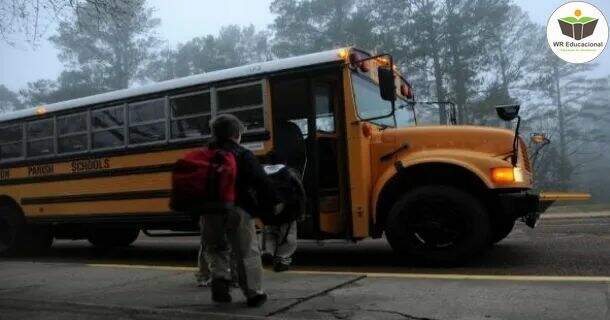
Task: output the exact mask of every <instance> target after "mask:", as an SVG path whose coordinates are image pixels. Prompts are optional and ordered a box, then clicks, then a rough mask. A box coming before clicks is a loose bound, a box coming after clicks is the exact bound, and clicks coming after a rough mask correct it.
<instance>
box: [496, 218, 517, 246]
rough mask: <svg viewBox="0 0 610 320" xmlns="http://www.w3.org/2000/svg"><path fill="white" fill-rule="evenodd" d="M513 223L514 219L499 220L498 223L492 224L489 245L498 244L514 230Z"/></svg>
mask: <svg viewBox="0 0 610 320" xmlns="http://www.w3.org/2000/svg"><path fill="white" fill-rule="evenodd" d="M515 222H516V221H515V220H514V219H500V220H499V221H496V222H494V223H493V232H492V236H491V243H492V244H495V243H498V242H500V241H502V240H504V238H506V237H508V235H509V234H510V233H511V231H513V229H514V228H515Z"/></svg>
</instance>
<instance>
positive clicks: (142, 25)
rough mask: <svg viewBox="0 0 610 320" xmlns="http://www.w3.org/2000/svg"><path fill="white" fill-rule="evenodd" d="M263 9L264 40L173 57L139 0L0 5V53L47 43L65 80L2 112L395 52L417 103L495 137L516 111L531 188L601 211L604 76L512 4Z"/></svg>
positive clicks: (312, 4) (203, 44)
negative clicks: (321, 55)
mask: <svg viewBox="0 0 610 320" xmlns="http://www.w3.org/2000/svg"><path fill="white" fill-rule="evenodd" d="M270 11H271V13H272V14H273V15H274V20H273V21H272V22H271V24H270V25H269V26H268V27H267V28H266V29H259V30H257V29H256V28H255V27H254V26H253V25H249V24H247V23H248V22H247V21H246V22H244V23H246V24H243V25H241V24H234V25H226V26H223V27H222V28H221V31H220V32H219V33H218V34H201V35H200V36H198V37H195V38H193V39H191V40H189V41H187V42H184V43H181V44H179V45H177V46H175V47H168V46H167V45H164V43H165V42H164V39H161V38H159V37H158V35H157V33H156V30H157V28H158V27H159V26H160V24H161V23H162V21H161V20H160V19H158V18H156V17H155V8H153V7H152V6H150V5H149V4H148V3H147V2H146V1H145V0H117V1H108V2H106V1H101V0H39V1H32V0H3V1H2V4H1V5H0V41H4V42H5V43H8V44H10V43H11V42H12V41H14V40H15V39H16V38H19V40H21V41H26V42H29V43H31V44H32V45H35V44H36V43H37V42H39V41H41V38H43V40H44V39H48V40H49V41H50V42H51V43H53V44H54V46H55V47H56V48H58V49H59V57H58V58H59V59H60V61H61V62H62V63H63V66H64V69H63V71H62V72H61V73H60V74H59V76H58V77H57V78H56V79H39V80H36V81H32V82H30V83H28V84H27V86H25V87H23V88H21V89H20V90H18V91H17V92H14V91H11V90H9V89H8V88H7V86H5V84H1V83H0V113H2V112H9V111H12V110H17V109H22V108H29V107H34V106H37V105H40V104H49V103H53V102H57V101H63V100H68V99H73V98H78V97H82V96H88V95H92V94H96V93H101V92H107V91H112V90H117V89H123V88H127V87H134V86H140V85H143V84H147V83H151V82H157V81H163V80H167V79H173V78H178V77H184V76H188V75H193V74H199V73H205V72H210V71H214V70H219V69H224V68H229V67H233V66H238V65H243V64H248V63H254V62H260V61H267V60H272V59H277V58H283V57H289V56H293V55H300V54H306V53H311V52H316V51H322V50H326V49H332V48H338V47H342V46H347V45H354V46H356V47H359V48H362V49H365V50H369V51H372V52H387V53H390V54H392V55H393V56H394V59H395V62H396V63H397V64H398V67H399V68H400V70H401V71H402V73H403V74H404V75H405V76H406V78H407V79H409V80H410V81H411V82H412V84H413V87H414V92H415V95H416V100H419V101H453V102H455V103H456V104H457V106H458V110H459V112H458V113H459V115H458V119H459V121H460V123H464V124H481V125H490V126H504V125H505V124H503V123H501V122H500V121H499V120H498V118H497V116H496V115H495V111H494V108H493V106H495V105H500V104H511V103H519V104H521V110H522V112H521V115H522V117H523V122H522V132H523V133H522V134H523V137H524V138H525V139H528V137H529V135H530V134H531V133H534V132H541V133H545V134H546V135H547V136H548V137H549V138H550V139H551V141H552V143H551V144H550V145H549V146H547V147H546V148H545V149H544V150H543V151H542V152H541V153H540V154H539V156H538V157H537V159H536V162H535V170H536V175H537V186H536V187H538V188H540V189H553V190H584V191H588V192H591V193H592V194H593V195H594V200H595V201H597V202H604V203H606V202H610V174H608V172H610V153H609V152H608V148H609V146H610V126H608V125H607V124H608V123H609V120H610V109H609V108H608V106H609V105H610V74H605V75H604V76H599V75H600V74H604V73H603V72H599V70H598V68H599V66H598V65H596V64H595V63H586V64H569V63H566V62H564V61H562V60H560V59H559V58H557V57H556V56H555V55H554V54H553V53H552V52H551V50H550V49H549V47H548V45H547V40H546V30H545V26H542V25H539V24H536V23H534V22H532V20H531V19H530V18H529V17H528V15H527V13H526V12H524V10H523V9H522V8H520V7H519V6H517V5H516V4H514V3H513V2H512V1H511V0H486V1H480V0H451V1H449V0H400V1H398V0H298V1H297V0H274V1H272V3H271V5H270ZM219 14H221V13H219ZM49 21H51V23H50V22H49ZM43 25H52V26H53V28H54V29H53V30H47V31H46V32H43V31H42V26H43ZM187 27H188V26H185V28H187ZM592 74H595V75H597V76H592Z"/></svg>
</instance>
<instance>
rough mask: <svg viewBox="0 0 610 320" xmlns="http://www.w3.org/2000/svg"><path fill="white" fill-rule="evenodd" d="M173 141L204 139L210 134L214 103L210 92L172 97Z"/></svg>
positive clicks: (170, 103)
mask: <svg viewBox="0 0 610 320" xmlns="http://www.w3.org/2000/svg"><path fill="white" fill-rule="evenodd" d="M169 105H170V111H171V137H172V139H185V138H194V137H202V136H207V135H209V134H210V127H209V122H210V119H211V114H212V102H211V95H210V92H209V91H206V92H199V93H195V94H188V95H182V96H176V97H171V98H170V99H169Z"/></svg>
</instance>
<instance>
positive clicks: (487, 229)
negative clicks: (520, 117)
mask: <svg viewBox="0 0 610 320" xmlns="http://www.w3.org/2000/svg"><path fill="white" fill-rule="evenodd" d="M502 110H503V111H504V112H508V113H511V112H514V111H515V110H514V108H513V109H510V108H507V109H502ZM222 113H232V114H234V115H236V116H237V117H238V118H240V119H241V120H243V121H244V123H245V124H246V126H247V132H246V133H245V134H244V136H243V140H242V141H243V143H244V144H245V145H246V146H247V147H248V148H250V149H251V150H253V151H254V152H255V154H257V155H258V156H259V157H260V160H261V162H262V163H266V162H271V161H275V160H274V159H278V158H281V159H283V160H282V161H284V162H287V163H288V164H289V165H290V166H293V167H295V168H297V169H298V170H300V171H301V172H303V174H304V182H305V186H306V189H307V190H306V191H307V196H308V210H307V215H306V217H305V218H304V220H303V221H300V222H299V237H300V238H301V239H316V240H324V239H347V240H352V241H354V240H361V239H365V238H369V237H373V238H379V237H382V235H383V234H385V236H386V238H387V239H388V241H389V242H390V244H391V245H392V247H393V248H394V249H395V250H396V251H398V252H400V253H403V254H405V257H410V258H413V259H426V260H429V261H457V260H462V259H465V258H467V257H469V256H471V255H473V254H475V253H477V252H479V251H480V250H482V249H483V248H485V247H487V246H489V244H490V243H494V242H497V241H500V240H501V239H502V238H504V237H506V236H507V235H508V234H509V232H510V231H511V230H512V228H513V225H514V224H515V221H516V220H517V219H519V218H523V219H525V220H527V221H528V223H529V224H531V225H533V224H534V222H535V220H536V219H537V215H538V213H539V212H540V211H541V210H543V209H544V208H545V207H546V206H547V205H548V204H549V203H551V202H552V201H554V200H558V199H566V200H575V199H576V200H578V199H585V198H587V195H582V194H545V195H542V196H541V195H539V194H535V193H532V191H531V188H532V172H531V167H530V164H529V160H528V152H527V150H526V145H525V143H524V141H523V140H522V139H521V138H520V137H519V136H518V135H517V134H516V133H515V132H514V131H511V130H507V129H497V128H490V127H477V126H459V125H455V121H452V119H454V118H455V117H454V115H455V112H454V110H453V108H452V106H451V105H450V104H445V105H442V107H439V108H432V107H430V106H429V105H422V104H418V103H416V102H415V100H414V99H413V93H412V88H411V86H410V84H409V83H408V81H406V80H405V78H404V77H403V76H402V75H400V74H399V72H398V71H397V70H396V68H395V67H394V64H393V60H392V57H391V56H389V55H376V56H373V55H371V54H370V53H367V52H365V51H362V50H358V49H356V48H341V49H336V50H330V51H324V52H319V53H314V54H309V55H304V56H298V57H292V58H287V59H282V60H276V61H270V62H263V63H257V64H252V65H247V66H242V67H237V68H231V69H226V70H220V71H215V72H209V73H205V74H201V75H195V76H190V77H186V78H181V79H175V80H170V81H165V82H160V83H156V84H152V85H147V86H142V87H138V88H131V89H126V90H120V91H115V92H109V93H104V94H98V95H94V96H89V97H84V98H80V99H75V100H70V101H65V102H59V103H55V104H49V105H41V106H36V107H34V108H31V109H27V110H24V111H18V112H14V113H10V114H5V115H2V116H0V252H1V253H3V254H11V253H14V252H18V251H20V250H30V249H44V248H48V247H49V246H50V245H51V244H52V242H53V239H88V240H89V241H90V242H91V243H92V244H93V245H97V246H125V245H129V244H131V243H132V242H134V241H135V240H136V238H137V237H138V234H139V233H140V231H144V232H145V233H146V234H154V233H155V232H158V230H171V231H175V232H188V231H195V230H197V224H196V221H195V220H194V219H193V218H192V217H191V216H189V215H187V214H182V213H178V212H171V210H170V209H169V206H168V201H169V195H170V188H171V184H170V178H171V170H172V166H173V164H174V163H175V161H176V160H177V159H179V158H180V157H181V156H182V155H183V154H185V153H186V152H188V151H189V150H192V149H193V148H198V147H201V146H202V145H204V144H205V142H206V140H207V139H208V138H209V136H210V129H209V127H208V122H209V120H210V119H211V118H213V117H214V116H216V115H218V114H222ZM514 116H515V115H513V117H511V119H512V118H514ZM426 119H428V120H430V119H431V120H430V121H427V120H426Z"/></svg>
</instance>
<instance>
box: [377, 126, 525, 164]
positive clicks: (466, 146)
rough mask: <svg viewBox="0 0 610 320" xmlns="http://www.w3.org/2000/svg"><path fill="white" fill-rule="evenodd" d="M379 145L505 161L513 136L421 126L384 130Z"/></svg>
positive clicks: (498, 131)
mask: <svg viewBox="0 0 610 320" xmlns="http://www.w3.org/2000/svg"><path fill="white" fill-rule="evenodd" d="M381 138H382V141H383V142H385V143H392V142H393V143H395V144H396V145H397V146H402V145H404V144H405V143H406V144H408V150H409V152H414V151H421V150H434V149H457V150H466V151H474V152H481V153H487V154H489V155H490V156H493V157H499V158H502V159H504V158H507V157H508V156H510V155H511V153H512V145H513V140H514V138H515V132H514V131H512V130H508V129H500V128H490V127H482V126H421V127H409V128H396V129H386V130H384V131H383V132H382V137H381Z"/></svg>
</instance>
